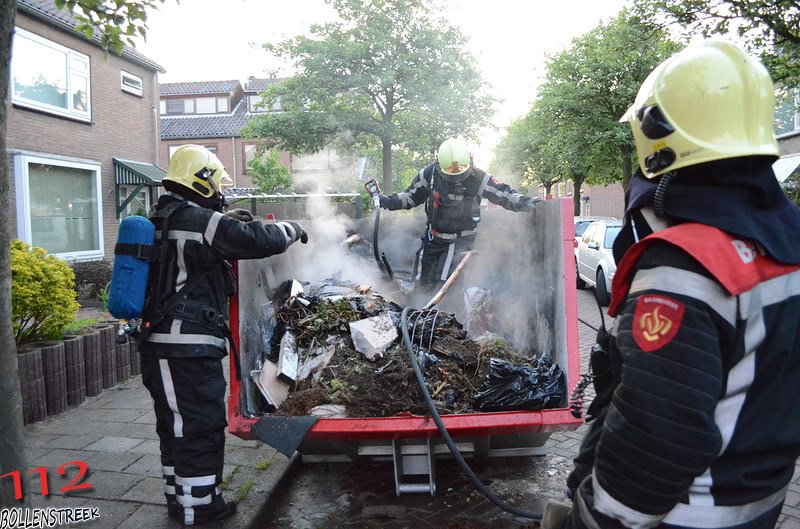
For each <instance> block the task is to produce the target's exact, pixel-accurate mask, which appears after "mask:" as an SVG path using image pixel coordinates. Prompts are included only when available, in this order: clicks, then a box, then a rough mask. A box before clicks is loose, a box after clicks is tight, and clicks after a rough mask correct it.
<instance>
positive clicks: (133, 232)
mask: <svg viewBox="0 0 800 529" xmlns="http://www.w3.org/2000/svg"><path fill="white" fill-rule="evenodd" d="M186 205H187V203H186V202H181V203H179V204H178V205H174V204H169V205H167V206H166V207H164V208H161V209H159V210H156V212H155V213H154V214H153V216H154V217H160V218H163V219H164V222H163V224H162V230H161V240H160V241H156V240H155V233H156V227H155V225H154V224H153V223H152V222H151V221H150V219H148V218H145V217H142V216H139V215H131V216H130V217H126V218H125V219H123V220H122V222H120V224H119V231H118V232H117V244H116V246H115V247H114V269H113V270H112V272H111V284H110V286H109V289H108V311H109V312H110V313H111V315H112V316H114V317H115V318H120V319H124V320H130V319H133V318H139V317H141V316H142V311H143V310H144V304H145V297H146V295H147V279H148V276H149V274H150V263H152V262H156V261H162V260H163V259H164V258H165V257H166V249H167V245H166V240H165V239H166V234H167V232H168V230H169V218H170V217H171V216H172V215H173V214H174V213H175V212H176V211H178V210H179V209H182V208H183V207H185V206H186Z"/></svg>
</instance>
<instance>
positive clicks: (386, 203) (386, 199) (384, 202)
mask: <svg viewBox="0 0 800 529" xmlns="http://www.w3.org/2000/svg"><path fill="white" fill-rule="evenodd" d="M379 198H380V200H381V207H382V208H383V209H389V202H391V200H390V199H389V197H388V196H386V195H379Z"/></svg>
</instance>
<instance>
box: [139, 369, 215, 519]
mask: <svg viewBox="0 0 800 529" xmlns="http://www.w3.org/2000/svg"><path fill="white" fill-rule="evenodd" d="M142 380H143V381H144V385H145V386H146V387H147V389H148V390H149V391H150V395H151V396H152V397H153V407H154V409H155V414H156V431H157V432H158V437H159V439H160V440H161V463H162V465H163V474H164V494H165V495H166V497H167V503H168V505H170V506H171V508H174V507H175V502H177V506H178V510H177V512H179V513H180V515H181V518H182V521H183V523H184V524H185V525H193V524H194V523H195V522H199V521H201V520H203V519H206V518H208V517H209V516H212V515H213V514H215V513H217V512H219V511H221V510H222V508H223V501H222V495H221V491H220V489H219V485H220V483H221V482H222V465H223V462H224V457H225V427H226V426H227V424H228V423H227V421H226V418H225V388H226V382H225V377H224V375H223V372H222V361H221V360H220V359H217V358H156V357H154V356H152V355H142Z"/></svg>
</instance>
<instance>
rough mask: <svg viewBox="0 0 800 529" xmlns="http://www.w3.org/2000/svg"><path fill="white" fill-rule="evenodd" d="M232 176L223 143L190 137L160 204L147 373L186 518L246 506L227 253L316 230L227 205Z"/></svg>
mask: <svg viewBox="0 0 800 529" xmlns="http://www.w3.org/2000/svg"><path fill="white" fill-rule="evenodd" d="M226 179H229V177H228V173H227V172H226V171H225V168H224V167H223V166H222V163H221V162H220V161H219V159H217V157H216V156H215V155H214V154H213V153H211V152H210V151H209V150H208V149H206V148H204V147H201V146H198V145H184V146H182V147H180V148H178V149H177V150H176V151H175V153H174V154H173V155H172V158H171V159H170V162H169V167H168V169H167V175H166V177H165V178H164V180H163V184H164V188H165V189H166V190H167V192H166V193H165V194H164V195H162V196H161V198H160V199H159V201H158V204H157V205H156V207H155V208H154V209H153V211H151V213H150V219H151V220H152V221H153V223H154V224H155V227H156V236H155V238H156V243H157V244H158V245H159V247H160V248H162V249H163V251H161V253H160V256H159V257H160V258H159V260H158V261H156V262H154V263H153V264H152V265H151V269H150V273H149V277H148V293H147V298H146V302H145V307H144V311H143V313H142V325H141V337H140V349H141V353H142V378H143V381H144V384H145V386H146V387H147V389H148V390H149V391H150V394H151V395H152V397H153V401H154V408H155V413H156V431H157V432H158V437H159V439H160V441H161V462H162V465H163V475H164V483H165V488H164V493H165V495H166V498H167V509H168V513H169V515H170V517H173V518H176V519H178V520H179V521H180V522H181V523H182V524H183V525H185V526H190V525H196V524H199V523H203V522H208V521H211V520H220V519H223V518H226V517H228V516H230V515H232V514H234V513H235V512H236V504H235V503H234V502H230V501H228V502H226V501H225V500H224V499H223V497H222V493H221V491H220V488H219V487H220V484H221V483H222V465H223V460H224V456H225V454H224V450H225V427H226V426H227V422H226V419H225V401H224V398H225V388H226V382H225V378H224V376H223V371H222V360H221V359H222V358H223V357H224V356H225V355H226V354H227V346H228V343H229V339H230V337H231V335H230V331H229V329H228V324H227V314H228V308H227V303H228V297H229V296H231V295H232V294H233V293H234V288H235V285H234V282H233V277H232V275H231V272H230V265H229V264H228V262H227V261H226V260H227V259H258V258H262V257H268V256H271V255H275V254H279V253H282V252H284V251H286V250H287V248H289V246H291V245H292V244H293V243H295V242H296V241H298V240H299V241H301V242H303V243H305V242H307V240H308V236H307V235H306V233H305V232H304V231H303V230H302V229H301V228H300V226H298V225H297V224H295V223H293V222H277V223H274V224H264V223H263V222H262V221H260V220H257V219H253V217H252V215H250V213H249V212H248V211H246V210H233V211H229V212H228V213H226V214H223V213H222V210H223V207H224V205H225V204H224V198H223V195H222V193H221V190H220V184H221V183H222V182H223V181H224V180H226ZM231 347H232V344H231ZM231 376H235V374H234V373H231Z"/></svg>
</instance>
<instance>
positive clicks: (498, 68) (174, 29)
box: [137, 0, 627, 167]
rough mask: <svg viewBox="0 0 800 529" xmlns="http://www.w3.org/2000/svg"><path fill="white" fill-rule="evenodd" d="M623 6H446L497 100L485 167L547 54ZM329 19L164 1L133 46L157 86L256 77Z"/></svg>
mask: <svg viewBox="0 0 800 529" xmlns="http://www.w3.org/2000/svg"><path fill="white" fill-rule="evenodd" d="M626 4H627V1H626V0H558V1H552V0H490V1H486V0H449V2H448V6H449V8H448V12H447V17H448V18H449V19H450V20H451V21H452V22H453V23H454V24H456V25H457V26H459V27H461V28H462V29H463V30H464V32H465V33H466V34H467V35H468V36H469V38H470V41H471V42H470V47H471V51H472V53H473V54H474V55H475V57H476V59H477V61H478V62H479V65H480V69H481V70H482V71H483V74H484V78H485V79H486V80H487V81H488V82H489V83H490V84H491V86H492V88H493V91H494V93H495V95H496V97H498V98H500V99H502V100H503V102H502V103H501V105H500V107H499V111H498V113H497V115H496V116H495V119H494V125H495V126H496V127H499V128H500V130H499V131H497V132H491V131H489V130H487V131H486V132H485V133H484V134H483V135H482V137H481V141H480V144H479V145H475V146H474V149H475V155H476V163H477V164H478V165H482V166H484V167H485V166H487V165H488V164H489V162H490V161H491V156H492V149H493V147H494V145H495V144H496V143H497V141H498V139H499V137H500V136H501V135H502V133H503V130H502V128H503V127H505V126H507V125H508V124H509V123H510V122H511V120H512V119H514V118H515V117H519V116H522V115H524V114H525V113H526V112H527V110H528V108H529V107H530V103H531V101H532V100H533V98H534V97H535V95H536V87H537V85H538V84H539V82H540V81H541V78H542V75H543V73H544V65H545V60H546V55H547V54H553V53H555V52H558V51H560V50H562V49H564V48H565V47H567V46H568V45H569V42H570V41H571V39H572V38H574V37H576V36H578V35H580V34H582V33H585V32H586V31H588V30H590V29H592V28H593V27H594V26H596V25H597V24H598V23H599V22H601V21H606V20H608V19H609V18H610V17H612V16H614V15H615V14H616V13H617V12H619V10H620V9H621V8H622V7H623V6H624V5H626ZM332 18H334V12H333V11H332V9H331V8H330V7H329V6H327V5H326V4H325V2H324V0H283V1H276V0H225V1H222V0H181V2H180V4H176V3H175V2H174V1H173V0H167V2H166V3H165V4H163V5H162V6H161V7H160V10H159V11H154V12H152V13H150V14H149V15H148V26H149V28H150V29H149V36H148V39H147V42H144V43H141V44H139V45H138V46H137V49H139V50H140V51H141V52H142V53H144V54H145V55H147V56H148V57H149V58H151V59H152V60H154V61H155V62H157V63H158V64H160V65H161V66H163V67H164V68H165V69H166V70H167V72H166V73H165V74H161V75H160V76H159V79H160V81H161V82H162V83H164V82H178V81H210V80H223V79H239V80H240V81H242V82H244V80H245V79H247V77H248V76H250V75H253V76H256V77H259V76H260V77H264V76H265V75H266V72H268V71H269V70H270V69H274V68H276V67H279V66H280V65H278V64H275V63H274V62H270V60H269V57H268V55H267V54H266V52H264V51H263V50H262V49H261V47H260V45H261V44H263V43H265V42H276V41H278V40H280V39H282V38H286V37H292V36H294V35H297V34H300V33H305V32H306V30H307V28H308V26H309V25H310V24H313V23H315V22H324V21H327V20H331V19H332Z"/></svg>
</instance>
